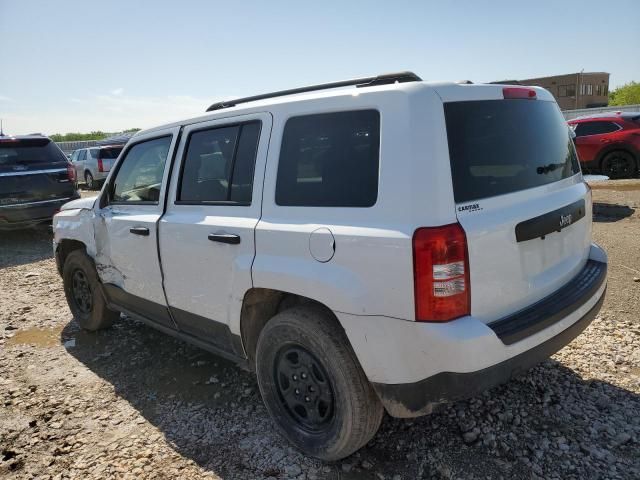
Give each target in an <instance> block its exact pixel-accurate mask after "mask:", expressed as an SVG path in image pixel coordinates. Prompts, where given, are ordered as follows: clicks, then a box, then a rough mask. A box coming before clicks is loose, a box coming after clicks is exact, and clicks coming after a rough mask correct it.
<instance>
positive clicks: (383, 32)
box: [0, 0, 640, 135]
mask: <svg viewBox="0 0 640 480" xmlns="http://www.w3.org/2000/svg"><path fill="white" fill-rule="evenodd" d="M639 25H640V0H617V1H616V2H604V1H603V0H561V1H558V0H556V1H551V0H537V1H535V2H532V1H529V2H518V1H517V0H511V1H502V0H495V1H489V0H476V1H471V0H458V1H444V0H443V1H427V0H424V1H413V2H412V1H403V0H393V1H379V2H378V1H375V0H368V1H347V0H342V1H333V0H321V1H315V2H305V1H302V0H298V1H278V0H270V1H253V0H242V1H236V2H234V1H229V0H227V1H215V0H211V1H199V0H181V1H175V0H173V1H165V0H155V1H145V0H141V1H133V0H126V1H123V0H110V1H98V0H57V1H31V0H0V58H1V59H2V62H1V64H0V65H1V66H0V118H2V119H3V120H4V130H5V133H9V134H14V135H18V134H26V133H32V132H42V133H44V134H47V135H50V134H53V133H66V132H90V131H94V130H103V131H109V132H116V131H121V130H125V129H128V128H148V127H152V126H155V125H160V124H162V123H166V122H169V121H174V120H179V119H181V118H187V117H190V116H194V115H198V114H201V113H203V112H204V111H205V109H206V108H207V106H208V105H210V104H211V103H212V102H214V101H217V100H222V99H226V98H227V99H228V98H232V97H238V96H247V95H254V94H259V93H264V92H269V91H274V90H280V89H285V88H294V87H298V86H302V85H308V84H314V83H323V82H329V81H334V80H342V79H347V78H353V77H362V76H371V75H375V74H378V73H384V72H393V71H402V70H411V71H414V72H415V73H417V74H418V75H419V76H420V77H422V78H423V79H425V80H435V81H456V80H463V79H464V80H472V81H473V82H487V81H494V80H503V79H523V78H533V77H540V76H546V75H555V74H562V73H574V72H578V71H580V70H583V69H584V71H605V72H610V73H611V80H610V82H611V83H610V89H613V88H615V87H616V86H619V85H622V84H624V83H626V82H629V81H631V80H635V81H640V52H639V50H640V49H639V47H638V44H637V42H636V41H635V40H634V41H632V40H631V39H632V38H635V36H636V34H637V33H638V28H640V27H638V26H639ZM625 32H626V33H625Z"/></svg>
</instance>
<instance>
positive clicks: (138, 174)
mask: <svg viewBox="0 0 640 480" xmlns="http://www.w3.org/2000/svg"><path fill="white" fill-rule="evenodd" d="M170 145H171V137H170V136H169V137H162V138H156V139H154V140H148V141H146V142H141V143H138V144H136V145H134V146H133V147H131V148H130V149H129V151H128V152H127V153H126V156H125V158H124V160H123V161H122V163H121V165H122V166H121V167H120V168H119V170H118V173H117V175H116V178H115V180H114V182H113V186H112V192H113V193H112V196H111V201H112V202H116V203H122V202H125V203H128V202H153V203H158V200H159V199H160V188H161V186H162V176H163V174H164V167H165V164H166V161H167V155H168V153H169V147H170Z"/></svg>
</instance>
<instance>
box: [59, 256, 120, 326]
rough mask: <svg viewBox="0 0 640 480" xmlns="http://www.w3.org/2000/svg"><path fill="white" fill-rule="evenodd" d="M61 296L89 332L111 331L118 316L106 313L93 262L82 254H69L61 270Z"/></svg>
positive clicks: (111, 312)
mask: <svg viewBox="0 0 640 480" xmlns="http://www.w3.org/2000/svg"><path fill="white" fill-rule="evenodd" d="M62 281H63V284H64V294H65V296H66V297H67V303H68V304H69V309H70V310H71V313H72V314H73V316H74V317H75V319H76V320H77V321H78V323H79V324H80V326H81V327H82V328H83V329H85V330H89V331H95V330H100V329H103V328H108V327H110V326H111V325H112V324H113V322H115V321H116V320H117V319H118V318H119V316H120V314H119V313H118V312H114V311H113V310H109V309H108V308H107V302H106V300H105V298H104V295H103V294H102V289H101V285H100V279H99V278H98V273H97V272H96V269H95V266H94V264H93V261H92V260H91V259H90V258H89V256H88V255H87V254H86V253H85V252H84V251H82V250H74V251H73V252H71V253H70V254H69V255H68V256H67V258H66V260H65V262H64V266H63V269H62Z"/></svg>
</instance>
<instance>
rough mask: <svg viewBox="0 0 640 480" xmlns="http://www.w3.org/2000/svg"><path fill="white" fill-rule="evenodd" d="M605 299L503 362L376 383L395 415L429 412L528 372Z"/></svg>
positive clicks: (587, 321)
mask: <svg viewBox="0 0 640 480" xmlns="http://www.w3.org/2000/svg"><path fill="white" fill-rule="evenodd" d="M603 302H604V293H603V294H602V295H601V296H600V299H599V300H598V301H597V303H596V304H595V305H594V306H593V307H592V308H591V310H589V311H588V312H587V313H586V314H585V315H583V316H582V317H581V318H580V319H579V320H578V321H577V322H575V323H574V324H573V325H571V326H570V327H569V328H567V329H565V330H563V331H562V332H560V333H559V334H558V335H556V336H554V337H551V338H550V339H549V340H547V341H546V342H544V343H541V344H539V345H537V346H536V347H534V348H532V349H531V350H527V351H525V352H523V353H521V354H520V355H516V356H515V357H512V358H510V359H508V360H505V361H504V362H500V363H497V364H495V365H492V366H490V367H487V368H483V369H482V370H477V371H475V372H468V373H455V372H442V373H438V374H437V375H434V376H433V377H430V378H426V379H424V380H421V381H418V382H415V383H404V384H397V385H389V384H374V388H375V389H376V392H377V393H378V396H379V397H380V399H381V400H382V403H383V404H384V405H385V407H386V409H387V411H388V412H389V413H390V414H391V415H392V416H395V417H414V416H419V415H424V414H427V413H430V412H431V411H432V409H433V407H434V406H436V405H438V404H440V403H444V402H450V401H455V400H461V399H464V398H469V397H472V396H473V395H475V394H477V393H480V392H482V391H484V390H487V389H489V388H491V387H494V386H496V385H500V384H501V383H504V382H506V381H507V380H509V379H510V378H512V377H515V376H518V375H520V374H522V373H524V372H526V371H527V370H528V369H529V368H531V367H533V366H534V365H536V364H538V363H540V362H541V361H543V360H545V359H547V358H549V357H550V356H551V355H553V354H554V353H556V352H557V351H559V350H560V349H561V348H562V347H564V346H565V345H567V344H568V343H569V342H571V341H572V340H573V339H574V338H576V337H577V336H578V335H580V334H581V333H582V331H583V330H584V329H585V328H587V327H588V326H589V324H590V323H591V321H592V320H593V319H594V318H595V317H596V315H597V314H598V312H599V311H600V308H601V307H602V303H603Z"/></svg>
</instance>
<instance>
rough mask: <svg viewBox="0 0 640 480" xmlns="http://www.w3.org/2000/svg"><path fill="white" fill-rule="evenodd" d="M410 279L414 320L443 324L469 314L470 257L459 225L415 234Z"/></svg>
mask: <svg viewBox="0 0 640 480" xmlns="http://www.w3.org/2000/svg"><path fill="white" fill-rule="evenodd" d="M413 279H414V295H415V305H416V320H417V321H424V322H446V321H448V320H453V319H454V318H458V317H462V316H464V315H469V313H470V308H471V287H470V284H469V256H468V253H467V237H466V235H465V233H464V230H463V229H462V227H461V226H460V224H458V223H453V224H451V225H444V226H442V227H430V228H419V229H417V230H416V231H415V233H414V234H413Z"/></svg>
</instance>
